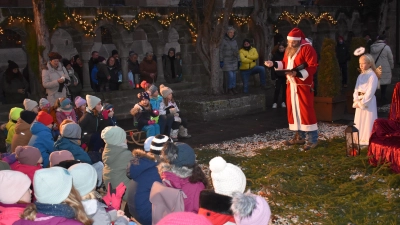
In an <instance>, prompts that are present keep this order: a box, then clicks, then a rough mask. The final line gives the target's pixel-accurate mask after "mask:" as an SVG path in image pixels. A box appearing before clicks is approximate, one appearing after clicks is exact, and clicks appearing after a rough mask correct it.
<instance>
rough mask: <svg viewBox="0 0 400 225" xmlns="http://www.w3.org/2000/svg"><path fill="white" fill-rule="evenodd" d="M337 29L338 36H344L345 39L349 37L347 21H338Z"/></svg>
mask: <svg viewBox="0 0 400 225" xmlns="http://www.w3.org/2000/svg"><path fill="white" fill-rule="evenodd" d="M336 28H337V32H336V36H337V37H339V36H342V37H344V38H346V37H347V34H348V31H349V29H348V26H347V21H346V20H345V19H343V18H341V19H338V20H337V24H336Z"/></svg>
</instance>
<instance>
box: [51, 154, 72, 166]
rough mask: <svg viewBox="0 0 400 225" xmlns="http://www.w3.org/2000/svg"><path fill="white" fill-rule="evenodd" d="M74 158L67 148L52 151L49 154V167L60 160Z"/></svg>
mask: <svg viewBox="0 0 400 225" xmlns="http://www.w3.org/2000/svg"><path fill="white" fill-rule="evenodd" d="M74 159H75V158H74V156H73V155H72V153H71V152H70V151H68V150H61V151H54V152H52V153H51V154H50V167H53V166H55V165H58V164H59V163H60V162H62V161H66V160H74Z"/></svg>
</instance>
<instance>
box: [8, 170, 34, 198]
mask: <svg viewBox="0 0 400 225" xmlns="http://www.w3.org/2000/svg"><path fill="white" fill-rule="evenodd" d="M30 186H31V179H29V177H28V176H27V175H26V174H24V173H21V172H19V171H14V170H1V171H0V190H1V191H0V202H1V203H4V204H15V203H17V202H18V201H19V200H20V199H21V198H22V196H24V194H25V193H26V191H27V190H28V189H29V187H30Z"/></svg>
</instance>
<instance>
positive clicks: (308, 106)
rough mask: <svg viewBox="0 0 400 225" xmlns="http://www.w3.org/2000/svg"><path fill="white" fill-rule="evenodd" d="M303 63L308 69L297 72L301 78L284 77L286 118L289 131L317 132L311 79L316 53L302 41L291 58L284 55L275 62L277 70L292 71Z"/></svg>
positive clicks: (315, 65)
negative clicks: (285, 79)
mask: <svg viewBox="0 0 400 225" xmlns="http://www.w3.org/2000/svg"><path fill="white" fill-rule="evenodd" d="M304 62H306V63H307V65H308V67H307V68H305V69H303V70H300V71H299V72H300V73H301V74H302V75H303V77H302V78H299V77H291V76H286V77H287V82H286V83H287V88H286V105H287V116H288V122H289V129H290V130H295V131H297V130H301V131H314V130H318V126H317V118H316V116H315V111H314V92H313V89H314V82H313V78H314V74H315V72H316V71H317V66H318V63H317V62H318V60H317V53H316V52H315V50H314V48H313V47H312V46H311V44H310V43H309V42H308V41H306V40H304V39H302V40H301V42H300V47H299V49H298V50H297V52H296V53H295V54H294V55H293V57H290V58H289V57H288V56H287V55H286V54H285V55H284V57H283V61H277V64H278V68H277V69H293V68H295V67H297V66H299V65H301V64H302V63H304Z"/></svg>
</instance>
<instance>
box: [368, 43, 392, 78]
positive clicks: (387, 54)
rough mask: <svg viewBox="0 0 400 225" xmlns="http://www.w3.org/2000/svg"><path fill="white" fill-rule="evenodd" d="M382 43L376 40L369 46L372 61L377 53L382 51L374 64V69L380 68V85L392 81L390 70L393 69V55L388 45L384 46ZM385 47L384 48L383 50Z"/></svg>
mask: <svg viewBox="0 0 400 225" xmlns="http://www.w3.org/2000/svg"><path fill="white" fill-rule="evenodd" d="M385 45H386V44H385V43H384V41H381V40H378V41H376V42H375V43H374V44H372V45H371V55H372V56H373V57H374V60H376V58H378V55H379V53H380V52H381V50H382V49H383V51H382V53H381V55H380V56H379V59H378V61H377V62H376V67H378V66H382V76H381V80H380V82H381V83H380V84H381V85H387V84H390V83H391V81H392V69H393V67H394V62H393V54H392V50H391V49H390V47H389V45H386V46H385ZM384 46H385V48H383V47H384Z"/></svg>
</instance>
